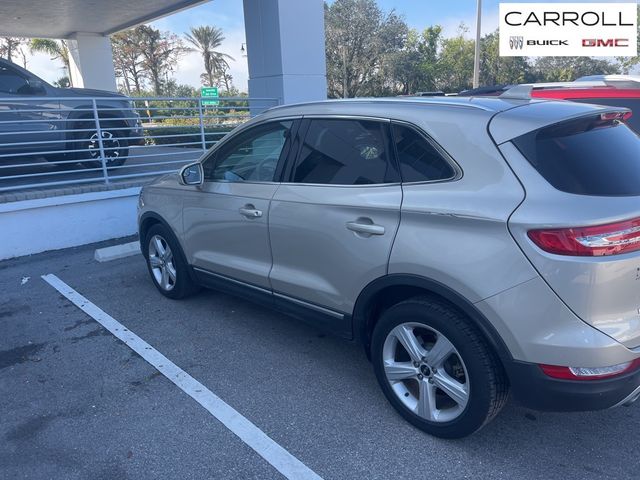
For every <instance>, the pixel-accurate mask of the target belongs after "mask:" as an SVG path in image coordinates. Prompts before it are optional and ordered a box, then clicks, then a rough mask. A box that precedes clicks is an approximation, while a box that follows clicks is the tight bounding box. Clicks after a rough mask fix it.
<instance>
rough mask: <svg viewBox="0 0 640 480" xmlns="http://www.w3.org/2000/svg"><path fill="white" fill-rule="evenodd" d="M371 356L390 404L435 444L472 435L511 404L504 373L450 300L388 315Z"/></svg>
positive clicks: (425, 301) (414, 303) (412, 304)
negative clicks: (445, 439) (439, 439)
mask: <svg viewBox="0 0 640 480" xmlns="http://www.w3.org/2000/svg"><path fill="white" fill-rule="evenodd" d="M371 352H372V360H373V364H374V369H375V373H376V377H377V379H378V382H379V383H380V386H381V387H382V391H383V392H384V394H385V396H386V397H387V399H388V400H389V402H390V403H391V404H392V405H393V407H394V408H395V409H396V410H397V411H398V412H399V413H400V415H402V417H404V418H405V419H406V420H407V421H409V422H410V423H411V424H413V425H414V426H416V427H418V428H420V429H421V430H423V431H425V432H427V433H429V434H431V435H434V436H436V437H441V438H461V437H465V436H467V435H470V434H472V433H474V432H476V431H477V430H479V429H480V428H482V427H483V426H484V425H485V424H486V423H488V422H489V421H490V420H491V419H493V417H495V416H496V415H497V414H498V412H499V411H500V410H501V409H502V407H503V406H504V404H505V403H506V400H507V397H508V392H509V389H508V384H507V379H506V376H505V374H504V371H503V368H502V365H501V364H500V362H499V361H498V359H497V358H496V356H495V354H494V353H493V352H492V351H491V349H490V348H489V346H488V345H487V344H486V342H485V341H484V339H483V338H482V337H481V336H480V334H479V333H478V332H477V331H476V330H475V329H474V328H473V327H472V326H471V324H470V323H469V321H468V319H467V318H466V317H465V316H464V315H463V314H462V313H460V312H459V311H458V310H456V309H455V308H454V307H453V306H451V305H450V304H448V303H447V302H445V301H443V300H439V299H435V298H430V297H417V298H413V299H410V300H407V301H404V302H401V303H398V304H396V305H394V306H393V307H391V308H389V309H388V310H386V311H385V312H384V313H383V314H382V316H381V318H380V320H379V321H378V323H377V325H376V327H375V329H374V332H373V336H372V344H371Z"/></svg>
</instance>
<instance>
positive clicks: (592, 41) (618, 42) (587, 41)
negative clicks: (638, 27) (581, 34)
mask: <svg viewBox="0 0 640 480" xmlns="http://www.w3.org/2000/svg"><path fill="white" fill-rule="evenodd" d="M582 46H583V47H628V46H629V39H628V38H607V39H606V40H605V39H603V38H583V39H582Z"/></svg>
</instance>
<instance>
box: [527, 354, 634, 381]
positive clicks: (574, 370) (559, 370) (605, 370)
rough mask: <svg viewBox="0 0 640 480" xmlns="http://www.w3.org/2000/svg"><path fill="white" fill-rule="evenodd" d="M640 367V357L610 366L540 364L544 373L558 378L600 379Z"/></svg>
mask: <svg viewBox="0 0 640 480" xmlns="http://www.w3.org/2000/svg"><path fill="white" fill-rule="evenodd" d="M638 367H640V359H638V358H636V359H635V360H633V361H630V362H625V363H620V364H618V365H612V366H610V367H592V368H587V367H562V366H558V365H540V368H541V369H542V371H543V372H544V374H545V375H547V376H549V377H551V378H558V379H560V380H601V379H603V378H610V377H616V376H618V375H622V374H624V373H628V372H631V371H633V370H637V369H638Z"/></svg>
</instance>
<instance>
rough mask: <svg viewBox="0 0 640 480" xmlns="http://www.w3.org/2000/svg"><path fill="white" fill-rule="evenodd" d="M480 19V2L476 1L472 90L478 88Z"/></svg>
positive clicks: (480, 0) (479, 0)
mask: <svg viewBox="0 0 640 480" xmlns="http://www.w3.org/2000/svg"><path fill="white" fill-rule="evenodd" d="M481 18H482V0H478V6H477V11H476V49H475V54H474V58H473V88H478V87H479V86H480V30H481Z"/></svg>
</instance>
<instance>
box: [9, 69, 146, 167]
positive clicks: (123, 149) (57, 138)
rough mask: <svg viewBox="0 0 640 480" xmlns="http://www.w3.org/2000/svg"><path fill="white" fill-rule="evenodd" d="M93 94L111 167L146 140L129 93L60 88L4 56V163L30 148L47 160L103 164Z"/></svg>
mask: <svg viewBox="0 0 640 480" xmlns="http://www.w3.org/2000/svg"><path fill="white" fill-rule="evenodd" d="M93 98H96V99H97V100H96V107H97V111H98V117H99V127H100V130H101V132H102V147H103V150H104V154H105V159H106V163H107V166H109V167H115V166H120V165H122V164H123V163H124V162H125V160H126V158H127V155H128V154H129V146H130V145H132V144H138V143H141V140H142V127H141V124H140V117H139V115H138V114H137V113H136V111H135V109H134V106H133V102H132V101H131V100H130V99H129V98H127V97H126V96H124V95H121V94H119V93H115V92H109V91H105V90H92V89H88V88H57V87H54V86H52V85H49V84H48V83H47V82H45V81H44V80H42V79H40V78H39V77H37V76H35V75H34V74H33V73H31V72H29V71H28V70H25V69H24V68H22V67H20V66H18V65H16V64H14V63H12V62H10V61H8V60H4V59H0V162H2V163H5V162H3V159H4V160H6V159H7V156H8V155H16V154H21V155H20V156H23V155H24V154H27V153H32V154H34V155H40V156H44V157H45V158H46V159H47V160H49V161H61V160H77V161H79V162H81V163H82V165H84V166H85V167H87V168H96V167H100V166H102V162H101V161H100V148H99V147H100V145H99V143H100V142H99V140H98V126H97V125H96V119H95V115H94V106H93Z"/></svg>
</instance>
